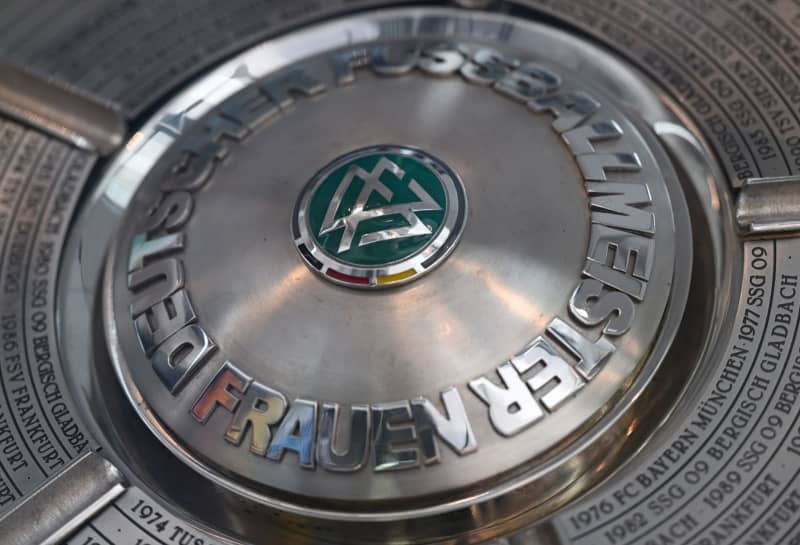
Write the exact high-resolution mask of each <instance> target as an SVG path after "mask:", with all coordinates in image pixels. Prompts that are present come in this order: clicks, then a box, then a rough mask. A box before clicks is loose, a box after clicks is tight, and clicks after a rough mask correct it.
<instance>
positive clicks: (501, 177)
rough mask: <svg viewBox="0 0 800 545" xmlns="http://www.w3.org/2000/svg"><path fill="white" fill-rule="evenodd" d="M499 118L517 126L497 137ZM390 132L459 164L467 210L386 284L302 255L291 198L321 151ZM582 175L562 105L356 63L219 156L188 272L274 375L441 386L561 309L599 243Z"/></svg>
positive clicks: (245, 360)
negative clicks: (540, 106) (316, 270)
mask: <svg viewBox="0 0 800 545" xmlns="http://www.w3.org/2000/svg"><path fill="white" fill-rule="evenodd" d="M498 131H503V132H505V133H507V134H508V136H507V137H504V138H502V139H495V138H487V135H488V134H491V133H492V132H498ZM312 133H313V136H311V134H312ZM387 141H388V142H399V143H409V144H413V145H414V146H415V147H417V148H420V149H423V150H425V151H427V152H429V153H432V154H434V155H435V156H436V157H438V158H440V159H441V160H442V161H443V162H445V163H446V164H447V165H449V166H450V167H451V168H452V169H453V170H455V171H456V172H458V173H459V174H460V176H461V179H462V182H463V184H464V187H465V190H466V193H467V195H468V198H469V200H470V203H471V207H470V217H469V220H468V222H467V225H466V227H465V232H464V233H463V235H462V239H461V241H460V243H459V245H458V247H457V248H456V250H455V251H454V253H453V255H451V256H450V257H449V258H448V259H447V260H446V261H445V262H444V263H443V264H442V265H441V266H440V267H439V268H438V269H437V270H435V271H433V272H432V273H430V274H429V275H427V276H426V277H424V278H422V279H420V280H418V281H416V282H413V283H412V284H409V285H408V286H405V287H402V288H396V289H393V290H389V291H386V292H383V293H372V292H358V291H354V290H349V289H338V288H336V287H334V286H331V285H330V282H328V281H326V280H323V279H320V278H319V277H317V275H315V274H313V273H312V272H311V271H310V270H309V269H308V267H307V266H306V265H305V264H304V263H302V262H301V260H300V259H298V257H297V251H296V250H295V247H294V245H293V244H292V239H291V236H290V233H289V230H288V226H289V225H290V224H291V220H292V213H293V211H294V203H295V201H296V199H297V196H298V195H299V194H300V192H301V190H302V189H303V186H304V185H305V183H306V182H307V180H309V179H310V178H311V177H312V176H313V175H314V173H315V172H316V171H317V170H318V169H319V168H320V167H321V166H324V165H325V164H326V163H328V162H329V161H330V160H332V159H335V158H336V157H338V156H340V155H344V154H346V153H348V152H350V151H352V150H354V149H359V148H362V147H366V146H369V145H370V144H374V143H376V142H378V143H381V142H387ZM534 142H535V143H536V145H532V143H534ZM533 165H536V167H535V168H531V167H532V166H533ZM580 180H581V179H580V173H579V171H578V169H577V166H576V164H575V161H574V159H573V158H572V157H571V156H570V155H569V153H568V150H567V149H566V148H565V146H564V145H563V144H562V143H561V142H560V140H559V138H558V135H557V134H555V133H554V132H553V130H552V129H551V128H550V119H548V118H547V117H544V116H542V117H540V118H537V116H535V115H533V114H532V113H530V112H529V111H526V109H525V107H524V105H522V104H517V103H515V102H513V101H511V100H508V99H507V98H504V97H501V96H499V95H496V94H493V93H491V92H489V91H488V90H487V89H485V88H482V87H478V86H471V85H468V84H465V83H464V82H463V81H460V80H458V79H455V78H454V79H447V80H437V79H432V78H425V77H422V76H419V75H409V76H408V77H403V78H379V77H376V76H373V75H371V74H369V73H359V74H358V81H357V82H356V83H354V84H352V85H349V86H347V87H339V88H334V89H330V90H329V91H328V92H327V93H326V94H325V95H324V96H320V97H318V98H316V99H315V100H310V101H305V102H303V103H298V104H297V107H296V109H295V110H294V111H292V112H291V113H290V114H288V115H286V116H284V117H281V118H279V119H277V120H276V121H275V122H274V123H272V124H270V125H269V126H267V127H265V128H264V129H263V130H262V131H261V132H260V133H258V134H256V135H255V136H253V137H252V138H251V139H250V140H249V141H248V142H247V143H246V145H245V146H244V147H243V148H242V149H238V150H235V151H233V152H232V154H231V157H230V160H229V161H227V162H226V163H225V164H224V165H221V166H220V167H219V168H218V170H217V171H216V173H215V176H214V179H213V180H212V181H211V183H209V185H208V186H207V189H206V190H205V191H204V192H203V194H202V195H199V196H198V198H197V200H196V208H195V211H194V214H193V220H192V221H191V222H190V223H189V224H188V225H187V228H186V238H187V241H188V243H187V247H186V251H185V253H184V256H185V261H184V263H185V266H186V271H187V286H189V290H190V293H191V294H192V301H193V302H194V304H195V308H196V309H197V311H198V313H199V316H200V319H201V321H202V322H203V324H204V327H206V329H207V331H208V332H209V334H210V335H211V336H212V338H214V339H215V340H216V341H217V342H218V343H219V345H220V346H221V347H224V350H225V353H226V355H227V356H228V357H229V358H230V359H232V360H234V361H236V362H237V364H240V366H241V368H242V369H243V370H245V371H246V372H247V373H248V374H250V375H251V376H254V377H255V376H261V375H264V374H265V373H269V376H270V377H271V380H270V382H271V383H272V384H273V385H274V387H275V388H277V389H278V390H281V391H289V392H293V393H297V394H298V395H299V394H301V392H302V397H308V398H312V399H320V400H331V401H338V402H341V403H376V402H384V401H394V400H402V399H411V398H413V397H416V396H420V395H424V396H429V397H431V398H436V397H438V392H439V391H440V390H442V389H444V388H446V387H447V386H451V385H455V384H467V383H468V382H469V381H470V380H471V379H473V378H475V377H476V376H478V375H480V374H482V373H485V372H486V371H487V369H490V368H491V367H492V366H493V365H496V364H499V363H500V362H502V361H503V360H504V359H508V358H509V357H511V356H512V355H514V353H516V352H517V351H519V350H520V349H521V348H522V347H523V346H525V344H526V343H528V342H529V341H530V340H531V339H532V333H534V332H535V331H537V330H543V329H544V327H545V326H546V323H547V321H548V320H549V319H550V318H551V317H552V316H554V315H556V314H559V313H562V312H563V311H564V310H565V307H564V302H565V300H566V299H567V298H568V297H569V294H570V293H571V292H572V290H573V289H574V288H575V285H576V281H577V279H578V276H579V274H580V269H581V267H582V265H583V260H584V257H585V252H586V246H587V244H588V234H589V206H588V200H587V198H586V195H585V192H584V189H583V184H582V183H581V181H580ZM554 226H556V228H555V229H554ZM545 233H547V235H546V236H545V235H544V234H545ZM278 370H281V371H280V372H277V371H278Z"/></svg>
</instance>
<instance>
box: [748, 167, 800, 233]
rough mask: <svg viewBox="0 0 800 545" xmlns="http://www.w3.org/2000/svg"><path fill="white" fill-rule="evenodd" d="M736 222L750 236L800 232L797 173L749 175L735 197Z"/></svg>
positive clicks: (799, 188) (799, 177)
mask: <svg viewBox="0 0 800 545" xmlns="http://www.w3.org/2000/svg"><path fill="white" fill-rule="evenodd" d="M736 222H737V223H738V224H739V228H740V229H741V230H742V231H743V232H745V233H748V234H753V235H767V234H774V233H787V232H791V231H800V176H773V177H770V178H749V179H748V180H747V181H746V182H745V183H744V185H743V186H742V189H741V190H740V191H739V197H738V199H737V200H736Z"/></svg>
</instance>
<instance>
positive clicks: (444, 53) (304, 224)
mask: <svg viewBox="0 0 800 545" xmlns="http://www.w3.org/2000/svg"><path fill="white" fill-rule="evenodd" d="M309 32H311V33H313V31H309ZM304 40H305V41H306V42H307V43H314V42H315V39H314V36H313V35H308V36H305V37H304ZM231 95H232V96H231V97H230V98H227V97H225V96H219V98H218V99H217V100H218V102H219V105H218V106H216V108H215V109H213V110H211V111H209V112H208V113H206V114H205V115H204V116H202V117H200V118H199V119H197V120H196V122H195V124H194V126H193V128H192V129H191V130H189V131H187V132H186V133H185V134H183V135H182V136H181V137H180V138H179V139H178V140H177V141H176V144H175V145H174V147H173V148H172V149H171V150H170V151H169V152H168V153H167V154H165V156H164V159H162V160H160V161H159V162H158V163H157V164H156V166H155V167H154V168H153V170H152V173H151V175H150V176H149V177H148V180H146V181H145V183H144V184H143V185H142V187H141V189H140V190H139V191H138V193H137V194H136V196H135V197H134V199H133V202H132V204H131V206H130V207H129V211H128V214H127V218H128V219H127V220H126V221H125V227H124V228H123V229H122V231H121V234H120V237H119V243H118V245H117V248H116V249H115V251H114V252H113V253H112V255H111V258H110V263H109V266H108V275H107V285H106V288H107V294H108V298H107V302H106V320H107V333H108V337H109V342H110V344H111V349H112V353H113V354H114V356H115V361H116V363H117V365H118V366H119V368H120V372H121V374H122V376H123V379H124V384H125V386H126V388H128V389H129V390H131V391H132V392H133V394H132V395H133V396H134V397H135V398H137V399H138V398H139V397H141V399H142V404H141V405H140V406H141V407H147V410H146V411H145V412H144V413H143V415H144V416H145V417H146V418H147V419H150V420H151V421H152V423H153V424H154V426H155V427H156V428H157V430H158V433H159V435H161V436H162V438H163V439H164V441H165V442H167V444H169V445H171V446H173V447H175V448H176V451H177V452H178V453H179V454H181V455H182V456H185V457H189V458H191V459H192V460H194V462H195V463H197V464H198V465H201V466H202V467H204V468H207V471H208V474H209V475H212V476H213V477H214V478H219V479H220V480H221V482H230V481H229V479H231V480H232V481H233V482H235V483H236V486H237V487H242V488H245V489H248V490H254V491H256V492H257V493H258V494H263V496H264V498H265V499H266V501H270V499H271V498H281V499H285V498H286V496H284V495H285V494H289V495H290V496H289V497H295V498H297V497H302V498H304V499H302V500H299V503H300V505H301V506H302V509H306V508H311V509H319V508H320V507H322V508H324V506H325V501H326V500H328V501H336V502H337V505H339V506H340V507H339V509H340V510H343V511H345V512H347V511H348V510H350V511H352V514H353V516H356V515H363V513H367V514H369V513H375V516H382V515H381V514H380V513H381V511H382V510H383V508H382V507H381V504H380V503H379V502H383V501H388V500H393V501H397V500H403V501H404V502H411V503H410V504H409V505H412V506H413V507H414V508H416V509H425V508H434V509H436V508H439V507H437V505H438V504H439V500H436V499H435V495H436V494H440V493H444V492H447V493H448V494H451V496H450V499H449V500H448V503H451V502H452V501H453V500H452V498H463V499H466V498H469V497H470V496H471V495H472V494H474V492H475V490H479V489H484V490H492V489H500V488H502V487H503V486H507V485H508V484H509V483H511V484H512V485H513V483H514V482H516V480H517V479H519V478H520V476H521V475H523V476H524V475H526V474H527V475H530V474H531V472H536V471H539V470H541V469H542V468H544V467H546V466H547V464H548V463H552V461H553V460H554V456H555V455H557V454H559V453H562V452H564V451H565V449H567V448H570V447H571V448H575V447H576V445H580V444H582V442H584V441H586V440H587V436H585V432H586V431H587V430H588V429H591V425H592V424H594V423H596V422H597V420H598V419H599V418H601V417H602V416H603V415H604V414H606V413H607V412H609V411H610V410H611V409H612V408H613V407H614V403H615V402H617V401H618V400H619V399H620V396H622V395H623V394H624V393H625V391H626V390H627V389H628V388H629V387H630V385H631V384H632V383H633V381H634V380H635V378H636V376H637V373H638V372H639V371H640V369H641V368H642V365H644V363H645V362H646V361H647V360H648V357H649V356H650V350H651V347H652V346H653V343H654V340H655V338H656V336H657V335H658V334H659V331H660V329H661V326H662V320H663V318H664V312H665V308H666V307H667V305H668V303H669V301H670V286H671V283H672V279H673V274H674V270H675V266H676V258H675V240H674V237H675V228H674V218H673V212H672V207H673V205H672V203H671V200H670V199H671V197H670V195H669V190H668V188H667V180H666V176H665V174H664V172H663V171H662V168H661V167H660V165H659V164H658V163H657V161H656V159H655V157H654V155H653V153H652V151H651V149H650V144H649V143H648V141H646V140H645V139H644V138H643V136H642V135H641V134H640V132H639V130H638V129H637V128H636V126H635V125H634V124H633V123H631V122H630V121H629V120H628V116H627V115H626V114H625V113H624V112H623V111H622V110H621V109H619V108H618V107H617V106H615V105H614V102H613V100H612V99H610V98H609V97H607V96H606V95H605V94H604V93H603V91H601V90H599V89H593V88H592V86H591V84H590V83H589V82H585V81H582V80H581V79H580V78H579V77H577V76H575V75H573V74H572V73H570V72H569V71H568V70H565V69H563V68H561V67H558V66H555V65H553V64H552V63H548V61H547V59H542V58H537V57H534V56H524V55H523V56H521V57H517V56H515V54H513V53H512V52H509V51H504V52H501V51H499V50H494V49H489V48H486V47H485V46H480V45H474V44H469V43H465V42H461V43H449V44H448V43H431V42H429V41H427V40H420V41H411V42H402V43H399V44H397V43H394V44H393V43H386V42H372V43H370V44H367V45H365V46H357V47H354V48H349V49H345V50H337V51H330V52H324V53H321V54H318V55H317V56H314V57H310V58H306V59H304V61H303V63H302V64H300V65H298V64H292V65H289V66H287V67H284V68H283V69H282V70H278V71H275V72H273V73H271V74H268V75H267V76H266V77H265V78H262V79H260V80H256V81H254V82H252V83H250V84H248V85H246V86H244V88H243V90H240V91H238V93H237V94H232V93H231ZM231 119H233V120H236V121H237V122H239V125H236V126H229V124H230V123H231V121H230V120H231ZM386 142H393V143H397V144H398V145H400V146H411V147H402V148H381V147H377V148H376V147H375V146H380V145H382V144H385V143H386ZM364 149H366V150H368V153H366V155H365V154H364V152H363V151H362V152H359V151H356V150H364ZM411 149H416V150H421V151H419V152H418V154H417V157H420V158H423V159H425V160H427V161H428V162H429V163H428V164H429V165H430V164H434V165H436V168H437V169H438V170H439V171H441V172H442V173H445V174H446V176H445V178H444V179H446V180H449V182H447V183H444V182H443V181H442V178H440V177H439V176H435V175H434V176H431V177H430V180H428V181H426V180H425V171H424V169H423V168H422V166H421V163H417V164H416V165H415V164H413V163H411V162H405V163H404V162H403V161H404V160H405V159H404V157H403V156H402V154H403V153H405V152H406V151H405V150H411ZM354 153H355V154H354ZM408 153H411V152H408ZM407 157H412V156H410V155H409V156H407ZM431 157H436V158H437V159H435V160H434V159H430V158H431ZM359 158H361V159H364V160H366V162H362V163H357V159H359ZM432 161H435V162H432ZM326 165H328V166H326ZM354 165H355V167H357V168H356V170H353V169H352V168H350V167H353V166H354ZM423 166H424V165H423ZM355 167H354V168H355ZM348 168H350V170H349V173H350V174H349V175H348V174H347V172H348V170H347V169H348ZM342 169H344V170H342ZM403 169H406V170H408V169H411V170H414V169H416V171H417V174H415V175H416V176H417V177H419V178H420V179H421V180H423V181H424V182H425V183H426V184H427V186H428V189H427V190H425V189H423V187H424V186H422V185H420V184H419V183H415V184H414V186H415V187H416V188H417V189H419V190H418V191H414V190H410V189H409V188H410V187H411V186H412V184H411V182H410V181H408V179H406V178H407V177H406V176H405V172H404V170H403ZM334 174H338V177H337V178H336V179H335V180H334V181H333V182H330V178H331V176H333V175H334ZM459 179H460V182H458V180H459ZM412 181H413V180H412ZM462 183H463V191H464V192H465V193H466V199H465V198H464V197H459V196H458V191H456V187H457V186H458V187H460V186H461V184H462ZM307 184H310V185H308V186H307ZM369 184H372V185H369ZM456 184H457V185H456ZM304 187H306V189H305V190H304ZM392 187H394V190H392ZM339 188H341V192H340V193H336V192H337V191H339ZM403 190H405V196H404V194H403ZM304 191H305V192H304ZM325 191H327V193H325ZM316 192H322V193H323V194H322V196H321V197H319V198H318V197H317V194H316ZM315 199H316V200H320V201H321V203H317V202H315ZM337 199H338V200H337ZM347 199H350V201H351V202H352V203H355V204H351V205H346V203H344V204H343V201H346V200H347ZM467 200H468V201H469V203H470V211H469V216H468V219H467V221H466V222H464V218H465V216H466V214H465V212H466V201H467ZM340 201H341V202H340ZM426 202H427V203H428V204H427V205H426V204H425V203H426ZM359 203H360V204H359ZM409 203H412V204H409ZM296 206H297V208H296ZM392 206H394V207H395V208H388V207H392ZM414 206H416V207H419V208H426V207H427V208H428V210H427V211H425V210H422V211H417V212H415V211H414V210H413V207H414ZM315 207H316V208H315ZM398 207H399V208H398ZM459 207H460V209H459ZM441 208H445V213H444V216H442V215H441V214H440V217H439V219H438V220H435V218H433V216H430V211H431V210H430V209H441ZM342 210H343V211H342ZM376 210H377V211H378V212H380V213H382V214H384V215H383V216H382V217H380V218H378V219H379V220H381V221H392V222H394V223H393V224H391V225H382V224H380V222H378V223H376V224H375V225H372V226H370V224H367V226H366V228H364V227H363V226H362V227H359V225H358V221H359V218H361V217H367V216H369V215H370V214H372V215H371V216H369V217H370V218H374V217H375V214H376V212H375V211H376ZM387 210H388V213H385V212H386V211H387ZM392 210H400V212H402V213H399V212H392ZM381 211H383V212H381ZM437 211H438V210H437ZM426 212H427V213H429V216H428V217H427V218H426V217H424V214H425V213H426ZM359 214H361V215H362V216H359ZM417 214H419V215H417ZM442 218H444V219H442ZM425 221H428V223H429V225H426V224H425ZM434 221H438V222H441V223H443V224H444V229H439V230H437V228H434V227H431V225H430V224H431V223H432V222H434ZM337 222H338V223H337ZM457 223H460V224H463V236H462V240H461V242H460V243H459V245H458V246H457V247H455V249H453V248H454V243H453V241H452V237H451V236H450V235H451V231H453V233H452V234H453V235H458V233H460V231H461V228H462V227H461V226H459V227H458V228H456V224H457ZM290 225H292V226H293V229H292V230H290V229H289V226H290ZM415 225H420V226H422V228H423V229H424V230H425V231H424V232H425V235H424V236H422V237H420V236H416V237H414V236H412V237H406V238H405V239H402V238H401V239H400V240H406V241H413V242H414V243H415V244H416V246H419V247H420V248H422V249H421V250H420V249H418V248H416V247H414V248H412V251H410V252H409V251H405V250H403V248H402V247H398V246H397V245H396V244H395V246H393V247H391V249H390V250H387V251H385V252H383V253H382V254H381V253H380V252H378V253H375V252H373V254H369V253H365V252H363V251H362V253H361V254H359V255H358V257H356V258H353V257H352V256H351V257H350V260H351V262H350V265H351V267H350V268H349V269H346V270H345V272H344V273H343V272H342V271H341V267H342V266H343V265H344V264H345V263H346V261H345V258H342V257H340V256H338V255H336V254H337V253H338V254H342V255H345V254H347V252H351V253H353V252H352V251H351V250H350V246H351V245H352V243H353V241H362V242H363V241H364V238H365V237H369V236H376V237H377V238H375V239H374V240H377V241H378V242H377V243H376V246H377V245H378V244H383V245H386V244H389V243H394V241H392V240H390V241H388V242H387V241H385V240H383V241H382V240H380V237H381V236H383V237H384V238H386V237H388V236H390V235H387V234H386V233H391V236H393V237H396V236H397V234H398V231H397V229H413V228H414V226H415ZM393 229H394V231H392V230H393ZM292 231H294V233H293V232H292ZM331 233H333V234H334V235H335V236H334V242H333V244H326V243H324V242H322V238H321V237H323V236H326V235H330V234H331ZM348 233H349V241H350V243H349V244H348V243H346V242H342V241H343V240H345V241H346V240H348V238H347V237H348ZM376 233H382V235H375V234H376ZM359 237H360V238H359ZM420 238H422V239H426V238H430V239H431V240H432V241H433V242H430V243H429V242H428V241H427V240H422V242H419V241H418V239H420ZM298 240H299V241H301V242H300V243H297V241H298ZM296 244H297V247H296ZM329 246H330V248H329ZM331 248H333V249H331ZM358 248H359V247H357V249H358ZM398 248H399V249H398ZM439 248H444V250H445V252H444V253H442V254H441V255H438V256H437V255H434V257H435V258H436V260H437V262H438V261H443V262H442V263H440V264H439V266H438V267H437V268H436V270H435V271H433V272H431V273H430V274H427V275H426V276H425V277H424V278H419V279H416V280H415V281H414V282H413V283H410V284H408V285H407V286H403V287H398V288H395V289H391V290H382V291H379V292H364V291H357V290H352V289H347V288H342V287H339V286H337V285H335V284H337V283H338V284H353V283H355V282H357V281H358V280H355V281H354V280H352V278H356V279H358V278H364V279H366V281H367V282H369V284H368V285H378V283H380V282H381V279H382V278H386V277H387V276H389V277H391V276H392V275H396V274H398V273H400V274H402V271H398V270H396V269H394V268H391V267H390V266H389V265H392V264H393V265H397V264H398V263H399V264H400V267H399V268H400V269H403V270H406V269H408V268H409V266H408V263H407V262H405V261H404V260H406V259H408V256H410V258H411V259H412V260H413V259H415V258H416V259H417V262H416V263H421V262H424V260H425V259H427V258H428V255H427V254H426V253H425V252H430V253H431V255H433V254H435V253H436V251H437V250H438V249H439ZM298 249H299V250H300V252H299V253H298ZM343 249H344V250H343ZM404 251H405V252H406V254H408V255H405V254H404V253H403V252H404ZM450 251H452V254H451V255H449V258H447V259H444V258H445V257H446V256H447V254H448V253H449V252H450ZM415 252H416V253H415ZM420 252H422V253H420ZM376 255H377V256H378V258H379V260H383V261H380V262H378V261H376V262H375V263H377V265H375V264H374V263H373V264H372V265H370V266H372V267H373V268H372V269H370V268H368V267H367V266H365V265H364V264H365V263H367V262H368V260H369V259H371V258H375V256H376ZM419 256H421V257H419ZM354 259H361V260H362V261H361V263H359V264H357V266H352V265H353V260H354ZM323 260H324V262H325V265H324V268H323V265H322V263H323ZM330 263H336V264H338V266H339V267H340V269H338V270H337V269H335V268H334V267H331V266H330V265H329V264H330ZM317 264H320V266H317ZM387 264H389V265H387ZM679 265H680V266H681V267H686V266H687V261H686V260H685V259H683V261H681V262H680V263H679ZM413 266H416V265H412V266H411V268H412V269H413ZM315 269H316V270H315ZM329 270H335V271H338V276H334V277H333V280H334V282H331V281H330V280H331V278H330V275H327V276H328V277H326V273H327V272H328V271H329ZM375 270H377V271H379V272H377V273H375V272H374V271H375ZM357 271H373V272H367V273H364V276H361V277H359V276H358V274H362V273H361V272H357ZM315 272H316V273H322V274H315ZM348 275H349V276H348ZM415 275H416V271H415ZM348 279H349V280H348ZM401 470H402V471H401ZM223 475H224V477H223ZM503 476H505V477H503ZM488 483H491V484H488ZM459 491H461V492H459ZM426 498H427V499H426ZM341 502H349V503H344V504H342V503H341ZM343 505H344V506H346V505H350V507H341V506H343Z"/></svg>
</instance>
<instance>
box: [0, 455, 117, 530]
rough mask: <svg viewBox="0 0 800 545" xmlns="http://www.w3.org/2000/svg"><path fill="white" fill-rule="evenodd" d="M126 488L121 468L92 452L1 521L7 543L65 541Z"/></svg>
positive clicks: (0, 524) (1, 528) (0, 528)
mask: <svg viewBox="0 0 800 545" xmlns="http://www.w3.org/2000/svg"><path fill="white" fill-rule="evenodd" d="M124 490H125V487H124V486H123V478H122V475H121V474H120V472H119V471H118V470H117V468H116V467H114V466H113V465H111V463H109V462H108V461H107V460H106V459H105V458H103V457H102V456H100V455H99V454H95V453H89V454H87V455H86V456H84V457H83V458H81V459H79V460H78V461H76V462H75V463H74V464H72V466H70V467H69V468H68V469H66V470H65V471H64V472H63V473H61V474H59V475H58V477H56V478H54V479H53V480H51V481H49V482H48V483H47V484H45V485H44V486H43V487H42V488H40V489H39V490H38V491H37V492H35V493H34V494H32V495H31V496H29V497H28V498H27V499H26V500H25V501H24V502H23V503H21V504H20V505H19V507H17V508H16V509H15V510H13V511H11V512H10V513H8V515H6V516H5V517H4V518H3V519H2V520H0V537H1V538H2V542H3V545H56V544H57V543H61V541H62V540H63V539H64V538H65V537H67V536H68V535H69V534H71V533H72V532H73V531H74V530H75V529H77V528H79V527H80V526H81V524H83V523H84V522H85V521H86V520H87V519H89V518H90V517H92V516H93V515H95V514H96V513H97V512H99V511H100V509H102V508H103V507H104V506H105V505H107V504H108V503H109V502H111V501H112V500H113V499H114V498H116V497H117V496H119V495H120V494H121V493H122V492H123V491H124ZM20 521H26V523H25V524H20Z"/></svg>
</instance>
